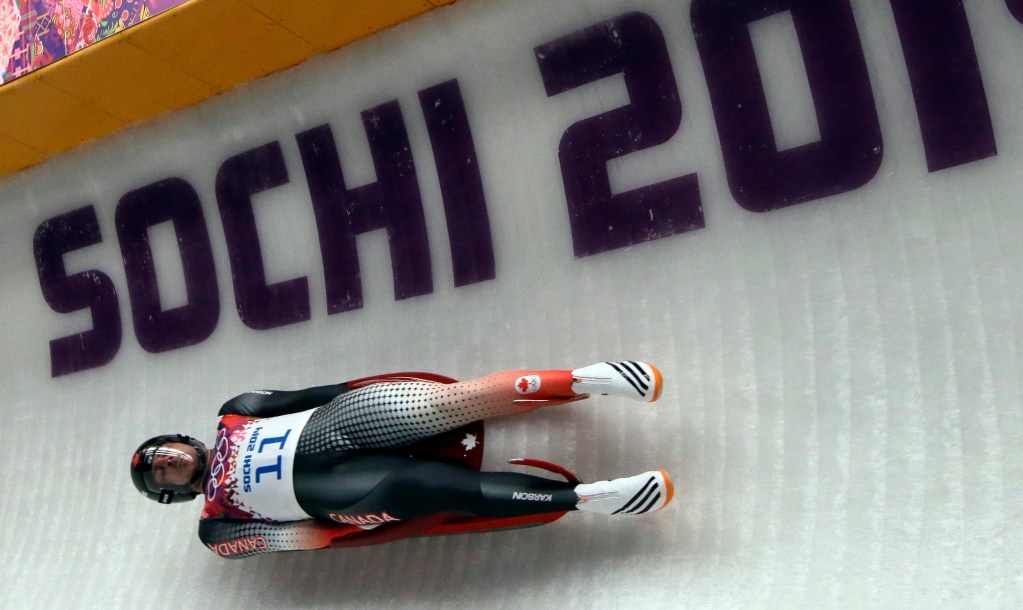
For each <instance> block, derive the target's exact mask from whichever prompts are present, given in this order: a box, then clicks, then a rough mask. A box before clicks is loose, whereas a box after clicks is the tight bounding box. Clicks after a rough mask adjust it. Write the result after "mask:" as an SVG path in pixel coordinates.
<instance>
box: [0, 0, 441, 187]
mask: <svg viewBox="0 0 1023 610" xmlns="http://www.w3.org/2000/svg"><path fill="white" fill-rule="evenodd" d="M454 2H455V0H335V1H332V2H290V1H288V0H189V2H186V3H184V4H182V5H180V6H178V7H176V8H174V9H171V10H168V11H165V12H163V13H160V14H158V15H156V16H155V17H152V18H151V19H148V20H146V21H144V22H142V23H140V24H138V25H136V26H134V27H131V28H128V29H127V30H125V31H124V32H121V33H119V34H116V35H114V36H112V37H110V38H108V39H105V40H102V41H100V42H98V43H96V44H94V45H92V46H90V47H87V48H85V49H84V50H82V51H79V52H77V53H75V54H73V55H71V56H69V57H66V58H64V59H61V60H59V61H57V62H55V63H53V64H51V65H49V66H46V67H44V68H41V69H39V70H37V71H35V72H32V73H30V74H27V75H25V76H23V77H21V78H19V79H17V80H15V81H13V82H11V83H8V84H5V85H3V86H0V175H3V174H8V173H11V172H15V171H18V170H20V169H24V168H27V167H30V166H32V165H35V164H37V163H39V162H41V161H43V160H45V159H46V158H48V157H50V156H51V155H55V154H58V153H61V152H64V151H66V150H70V149H72V148H74V147H76V146H78V145H80V144H83V143H85V142H88V141H90V140H93V139H96V138H101V137H103V136H106V135H109V134H111V133H114V132H115V131H117V130H119V129H121V128H122V127H125V126H127V125H130V124H132V123H136V122H139V121H145V120H148V119H151V118H153V117H155V116H157V115H160V114H163V113H165V112H169V111H171V110H176V109H179V108H184V107H186V106H191V105H192V104H196V103H198V102H201V101H202V100H204V99H206V98H208V97H211V96H214V95H216V94H218V93H220V92H223V91H226V90H228V89H230V88H231V87H233V86H235V85H237V84H239V83H242V82H245V81H248V80H252V79H255V78H259V77H261V76H266V75H268V74H272V73H274V72H277V71H278V70H282V69H284V68H288V67H291V66H294V65H296V64H299V63H301V62H302V61H304V60H306V59H307V58H309V57H311V56H312V55H315V54H317V53H322V52H326V51H331V50H334V49H337V48H340V47H342V46H344V45H346V44H349V43H351V42H353V41H355V40H357V39H359V38H363V37H365V36H369V35H370V34H373V33H376V32H379V31H381V30H383V29H386V28H388V27H390V26H393V25H395V24H397V23H400V22H402V21H405V20H407V19H410V18H412V17H415V16H417V15H420V14H422V13H425V12H427V11H430V10H432V9H434V8H437V7H439V6H443V5H446V4H453V3H454ZM111 75H115V76H111Z"/></svg>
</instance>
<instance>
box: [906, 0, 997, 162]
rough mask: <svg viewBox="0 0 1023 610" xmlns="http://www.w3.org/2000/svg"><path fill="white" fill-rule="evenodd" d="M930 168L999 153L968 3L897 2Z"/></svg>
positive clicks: (951, 0) (944, 0) (955, 0)
mask: <svg viewBox="0 0 1023 610" xmlns="http://www.w3.org/2000/svg"><path fill="white" fill-rule="evenodd" d="M891 5H892V12H893V13H894V15H895V25H896V27H897V28H898V30H899V38H900V40H901V42H902V52H903V55H904V56H905V60H906V68H907V70H908V72H909V81H910V83H911V86H912V88H913V101H914V102H915V103H916V113H917V117H918V118H919V121H920V132H921V136H922V137H923V143H924V152H925V154H926V155H927V170H928V171H931V172H936V171H938V170H942V169H946V168H949V167H954V166H957V165H962V164H964V163H970V162H972V161H977V160H980V159H984V158H987V157H992V156H994V155H996V154H998V150H997V146H996V145H995V133H994V128H993V127H992V125H991V114H990V111H989V110H988V103H987V95H986V94H985V92H984V82H983V79H982V78H981V74H980V66H979V65H978V64H977V52H976V49H975V48H974V46H973V36H972V34H970V24H969V23H968V22H967V19H966V10H965V9H964V8H963V3H962V0H928V2H919V1H917V0H891Z"/></svg>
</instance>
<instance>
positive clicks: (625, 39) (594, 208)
mask: <svg viewBox="0 0 1023 610" xmlns="http://www.w3.org/2000/svg"><path fill="white" fill-rule="evenodd" d="M534 53H535V55H536V60H537V64H538V65H539V68H540V74H541V76H542V78H543V83H544V87H545V88H546V90H547V95H548V96H553V95H558V94H561V93H564V92H566V91H569V90H571V89H575V88H576V87H581V86H583V85H586V84H588V83H592V82H595V81H597V80H600V79H602V78H606V77H608V76H612V75H615V74H618V73H621V74H622V75H623V77H624V80H625V86H626V89H627V90H628V93H629V100H630V103H629V104H628V105H627V106H624V107H621V108H616V109H614V110H611V111H609V112H605V113H603V114H600V115H598V116H594V117H590V118H588V119H585V120H582V121H579V122H578V123H575V124H574V125H572V126H571V127H569V128H568V129H567V130H566V131H565V133H564V135H563V136H562V138H561V143H560V145H559V147H558V158H559V159H560V162H561V173H562V178H563V180H564V185H565V196H566V199H567V201H568V214H569V220H570V222H571V227H572V243H573V247H574V251H575V255H576V256H587V255H590V254H596V253H598V252H604V251H607V250H612V249H615V248H622V247H625V246H630V245H633V244H637V243H640V242H643V241H648V240H652V239H658V238H661V237H666V236H668V235H675V234H678V233H682V232H684V231H691V230H694V229H700V228H703V226H704V220H703V207H702V204H701V201H700V190H699V184H698V182H697V176H696V174H688V175H686V176H682V177H679V178H674V179H671V180H667V181H664V182H660V183H657V184H651V185H648V186H644V187H641V188H638V189H635V190H631V191H628V192H625V193H618V194H614V193H612V191H611V182H610V179H609V177H608V170H607V162H608V161H610V160H611V159H615V158H617V157H621V156H623V155H626V154H628V153H631V152H636V151H640V150H644V149H647V148H651V147H653V146H656V145H658V144H663V143H664V142H667V141H668V140H669V139H670V138H671V137H672V136H673V135H674V134H675V133H676V132H677V131H678V128H679V125H680V124H681V120H682V103H681V101H680V99H679V95H678V88H677V86H676V84H675V75H674V72H673V70H672V66H671V60H670V58H669V57H668V51H667V47H666V46H665V42H664V36H663V34H662V33H661V29H660V27H659V26H658V25H657V23H656V22H655V21H654V20H653V19H652V18H651V17H650V16H648V15H645V14H642V13H628V14H626V15H622V16H619V17H615V18H614V19H610V20H608V21H605V22H602V23H599V24H597V25H594V26H592V27H588V28H586V29H584V30H581V31H578V32H575V33H572V34H569V35H568V36H564V37H562V38H559V39H557V40H554V41H552V42H549V43H547V44H544V45H540V46H538V47H536V48H535V49H534Z"/></svg>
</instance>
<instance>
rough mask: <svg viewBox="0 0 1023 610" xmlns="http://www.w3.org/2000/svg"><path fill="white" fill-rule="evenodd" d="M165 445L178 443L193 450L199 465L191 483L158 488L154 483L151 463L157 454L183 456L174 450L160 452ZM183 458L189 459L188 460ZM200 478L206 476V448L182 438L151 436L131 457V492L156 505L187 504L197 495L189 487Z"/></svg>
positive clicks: (192, 439)
mask: <svg viewBox="0 0 1023 610" xmlns="http://www.w3.org/2000/svg"><path fill="white" fill-rule="evenodd" d="M165 443H182V444H185V445H189V446H191V447H192V448H194V449H195V451H196V453H197V454H198V456H199V461H198V467H197V468H196V469H195V474H194V475H192V480H190V481H189V482H187V483H184V484H181V485H172V484H166V483H164V484H159V483H157V482H156V481H155V480H154V478H153V474H152V471H153V459H154V458H155V457H156V456H157V454H158V453H159V452H164V451H172V452H176V453H181V454H182V455H184V454H183V453H182V452H179V451H178V450H176V449H169V448H164V447H163V445H164V444H165ZM187 457H188V459H191V456H187ZM204 474H206V445H203V444H202V443H201V442H200V441H197V440H196V439H194V438H192V437H190V436H185V435H184V434H164V435H163V436H155V437H153V438H151V439H149V440H148V441H146V442H144V443H142V444H141V445H139V448H138V449H136V450H135V454H134V455H133V456H132V457H131V481H132V483H134V484H135V488H136V489H138V490H139V491H140V492H142V493H143V494H144V495H146V496H148V497H149V498H151V499H153V500H156V501H157V502H159V503H160V504H170V503H172V502H187V501H189V500H192V499H193V498H195V497H196V496H197V495H198V494H197V493H196V492H195V491H194V490H193V489H192V486H193V485H195V483H196V482H197V481H199V480H200V479H202V477H203V475H204Z"/></svg>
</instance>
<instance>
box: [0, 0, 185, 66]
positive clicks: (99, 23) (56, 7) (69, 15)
mask: <svg viewBox="0 0 1023 610" xmlns="http://www.w3.org/2000/svg"><path fill="white" fill-rule="evenodd" d="M184 2H185V0H0V83H5V82H9V81H11V80H14V79H15V78H18V77H19V76H22V75H24V74H27V73H29V72H31V71H32V70H35V69H38V68H41V67H43V66H45V65H47V64H50V63H52V62H54V61H56V60H58V59H61V58H62V57H65V56H67V55H70V54H72V53H74V52H75V51H78V50H80V49H84V48H85V47H87V46H89V45H91V44H93V43H94V42H96V41H99V40H103V39H104V38H106V37H107V36H111V35H113V34H116V33H118V32H120V31H122V30H124V29H125V28H127V27H130V26H133V25H135V24H136V23H139V22H140V21H144V20H146V19H148V18H150V17H152V16H153V15H155V14H157V13H160V12H162V11H164V10H167V9H168V8H172V7H174V6H177V5H179V4H182V3H184Z"/></svg>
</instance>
